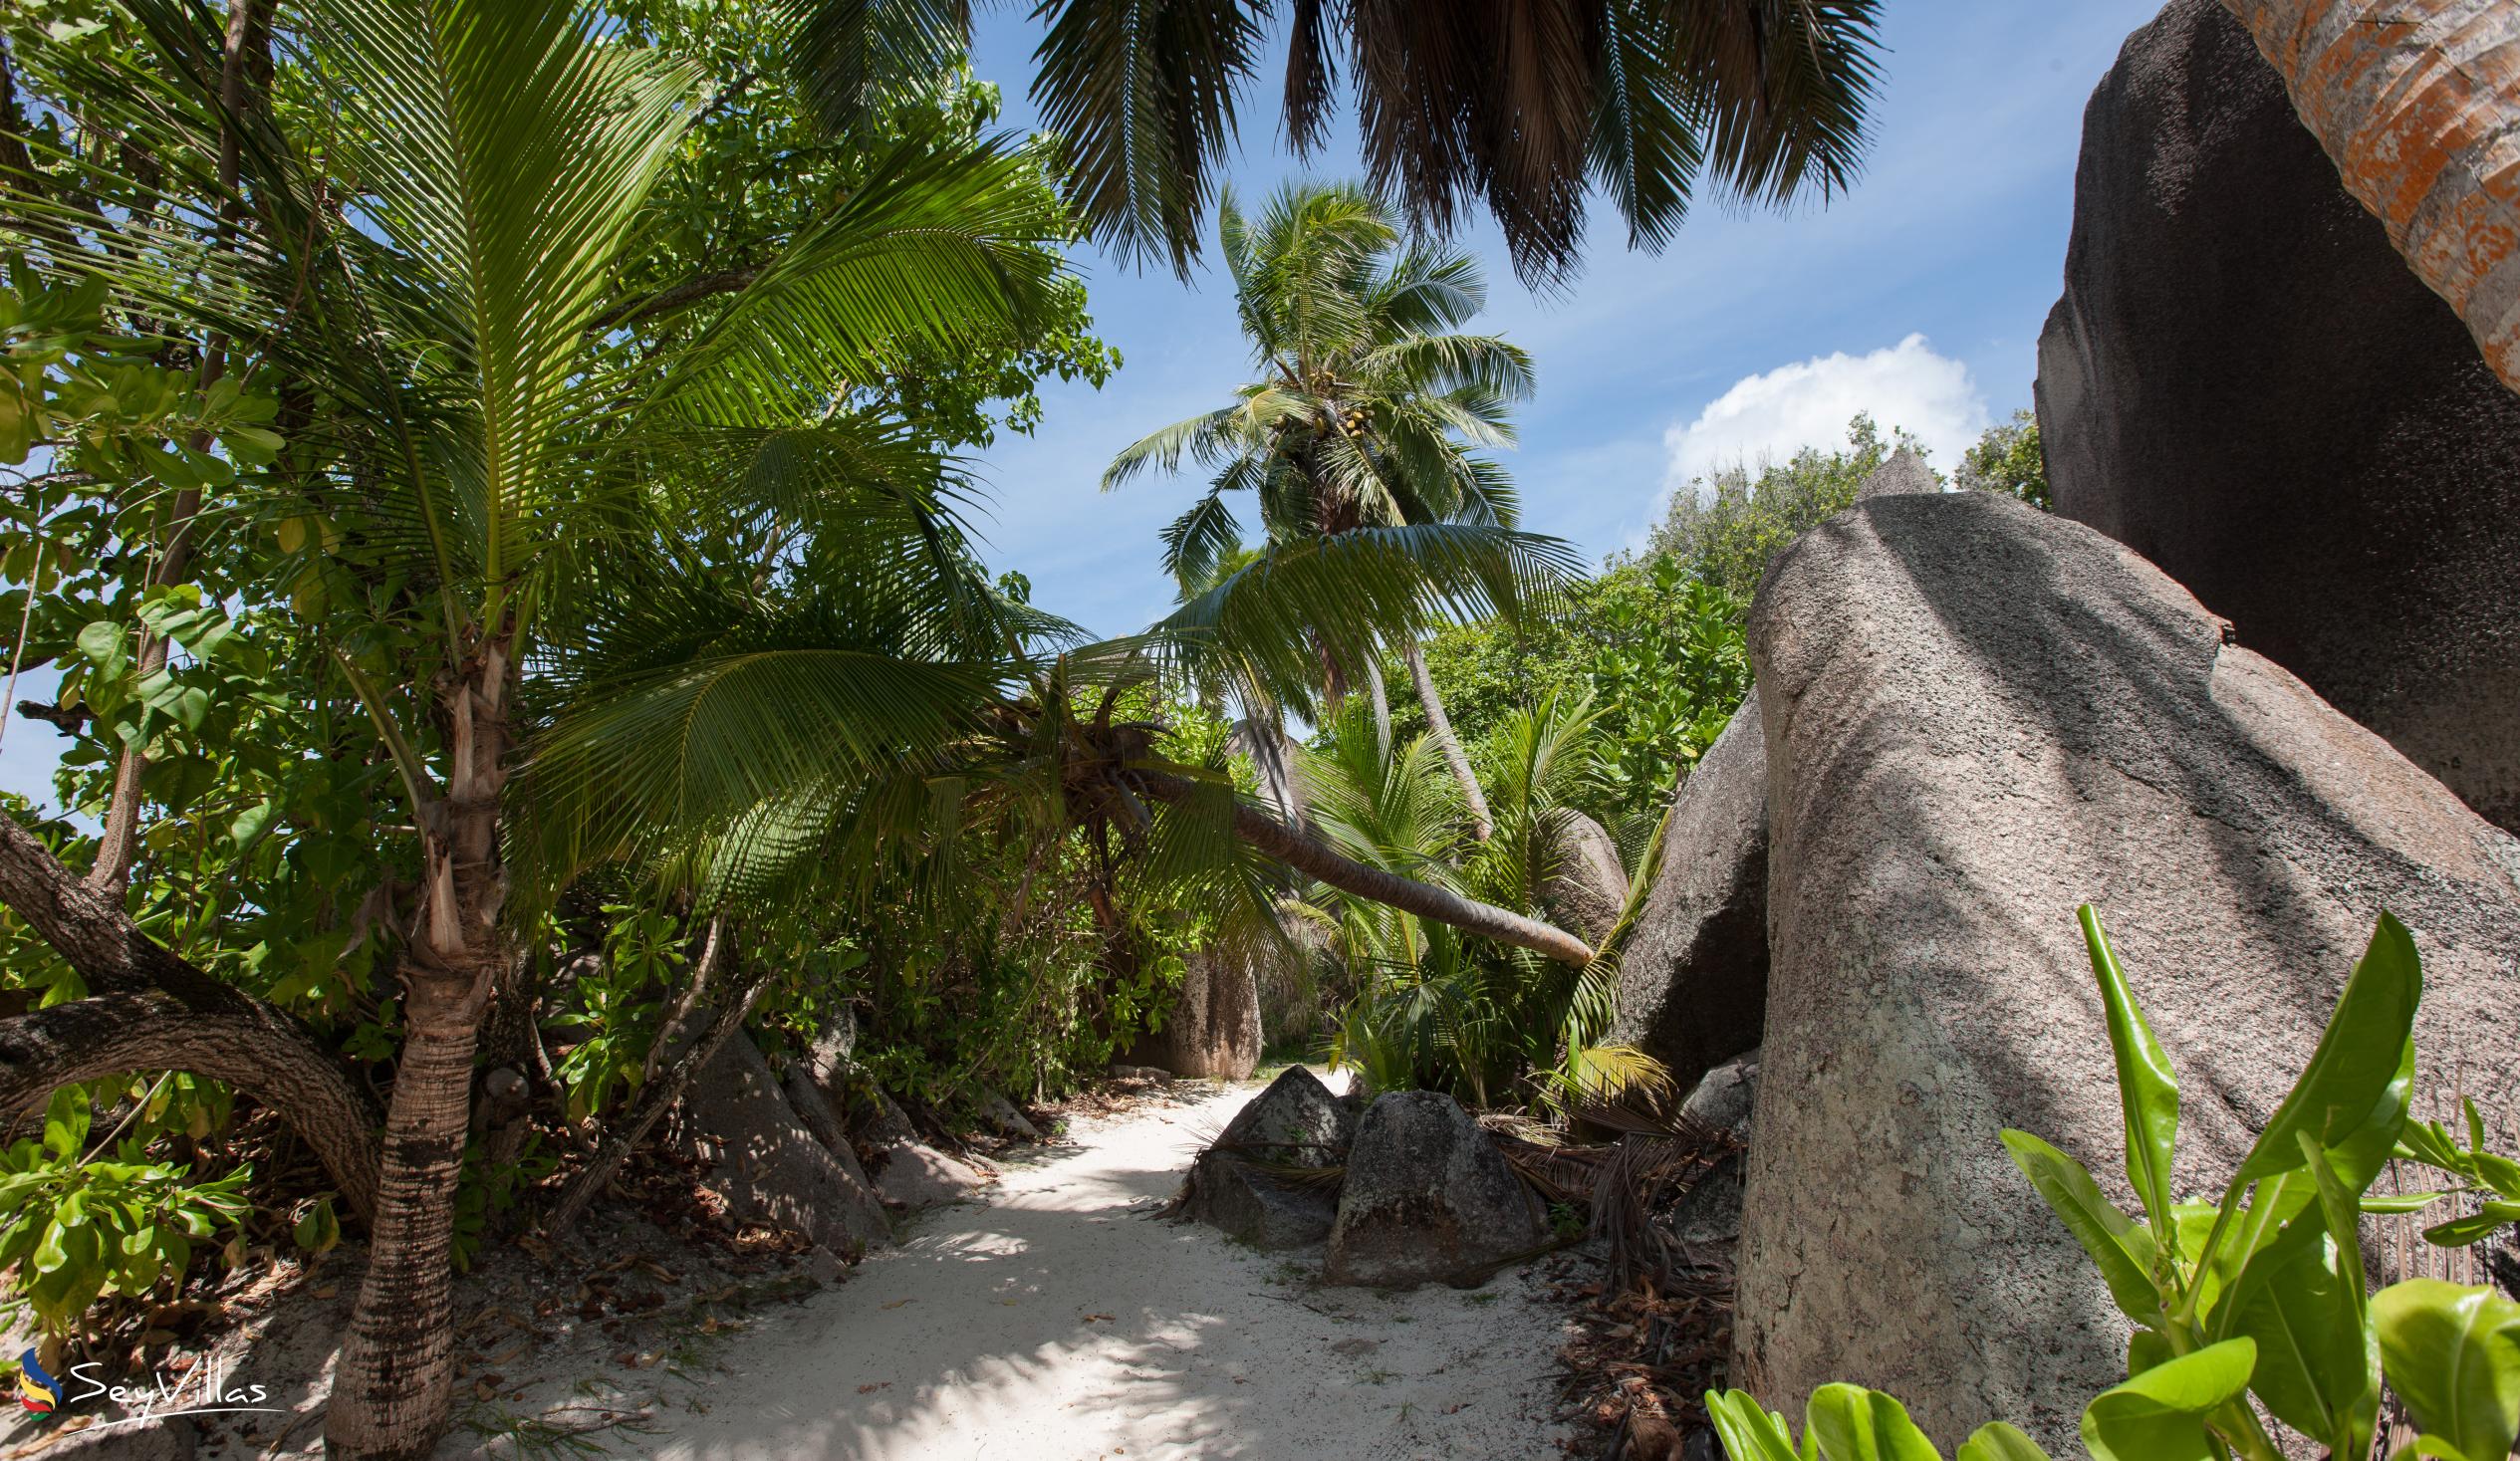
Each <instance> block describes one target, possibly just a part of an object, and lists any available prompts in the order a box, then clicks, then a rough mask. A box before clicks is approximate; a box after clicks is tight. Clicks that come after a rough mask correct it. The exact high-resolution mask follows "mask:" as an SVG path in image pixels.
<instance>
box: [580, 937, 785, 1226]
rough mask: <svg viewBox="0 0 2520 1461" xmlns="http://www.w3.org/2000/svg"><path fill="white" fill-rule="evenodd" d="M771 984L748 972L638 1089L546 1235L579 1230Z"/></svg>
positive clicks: (761, 977)
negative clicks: (694, 1035)
mask: <svg viewBox="0 0 2520 1461" xmlns="http://www.w3.org/2000/svg"><path fill="white" fill-rule="evenodd" d="M769 983H770V980H769V977H768V975H766V974H755V973H748V974H747V975H746V976H745V977H744V978H741V979H738V980H737V981H736V982H735V988H734V996H735V997H734V999H733V1001H732V1002H730V1003H729V1004H728V1005H727V1006H726V1008H724V1009H722V1010H720V1011H718V1012H717V1014H716V1016H715V1018H713V1019H711V1020H710V1022H709V1023H708V1025H707V1027H706V1028H704V1029H702V1030H701V1032H700V1037H699V1039H697V1040H694V1041H692V1042H691V1043H690V1044H689V1045H688V1046H685V1047H684V1048H683V1050H682V1053H681V1054H679V1055H677V1056H675V1057H674V1058H673V1062H672V1064H670V1065H668V1066H666V1067H665V1069H664V1074H662V1075H660V1076H658V1077H657V1078H656V1079H654V1080H652V1081H649V1082H648V1083H647V1084H646V1085H645V1086H643V1087H641V1088H640V1090H639V1093H638V1099H637V1100H635V1101H633V1102H631V1103H630V1110H629V1111H627V1112H625V1113H624V1114H623V1115H622V1116H620V1117H619V1118H617V1119H616V1120H615V1121H614V1122H613V1129H612V1134H611V1135H609V1136H607V1137H605V1139H604V1145H603V1146H601V1147H599V1148H598V1149H597V1150H596V1153H595V1160H593V1161H591V1162H589V1163H587V1167H586V1170H585V1171H582V1172H580V1173H578V1175H577V1176H576V1177H574V1178H572V1179H571V1180H570V1182H569V1187H568V1190H567V1191H565V1192H563V1193H561V1194H560V1201H559V1202H558V1203H557V1204H555V1205H554V1206H553V1208H552V1210H551V1216H550V1217H547V1218H545V1219H544V1220H543V1231H544V1232H546V1233H566V1232H568V1231H569V1230H570V1229H571V1228H573V1227H575V1226H577V1222H578V1219H580V1218H582V1217H584V1216H586V1212H587V1208H588V1207H589V1206H590V1205H591V1204H593V1203H594V1201H595V1199H596V1198H597V1196H598V1195H600V1194H601V1193H602V1192H603V1191H604V1185H605V1184H606V1183H607V1182H610V1181H612V1180H613V1174H614V1173H615V1172H618V1171H620V1170H621V1169H622V1163H623V1162H625V1161H628V1160H629V1159H630V1152H631V1151H632V1150H633V1149H635V1148H636V1147H637V1145H638V1143H639V1142H640V1141H642V1140H645V1139H646V1136H647V1132H648V1130H649V1128H650V1127H652V1126H654V1125H655V1124H656V1118H657V1117H659V1116H662V1115H663V1114H664V1113H665V1112H666V1111H669V1110H671V1109H673V1103H674V1102H675V1101H677V1100H680V1099H681V1098H682V1093H683V1092H684V1091H686V1090H688V1089H689V1088H690V1085H691V1078H692V1077H694V1076H696V1075H698V1074H699V1073H700V1072H701V1071H703V1070H706V1069H707V1068H708V1064H709V1062H710V1061H713V1060H715V1059H717V1053H718V1052H719V1051H721V1050H723V1049H725V1048H726V1042H727V1041H729V1040H731V1039H733V1038H734V1035H735V1032H736V1031H738V1030H741V1029H743V1028H744V1018H745V1016H747V1015H750V1014H751V1013H752V1007H753V1001H754V1000H756V999H758V998H760V997H761V991H762V990H763V989H765V988H767V987H768V986H769ZM657 1043H658V1045H659V1046H661V1045H662V1044H663V1043H664V1037H663V1036H661V1035H660V1036H658V1037H657Z"/></svg>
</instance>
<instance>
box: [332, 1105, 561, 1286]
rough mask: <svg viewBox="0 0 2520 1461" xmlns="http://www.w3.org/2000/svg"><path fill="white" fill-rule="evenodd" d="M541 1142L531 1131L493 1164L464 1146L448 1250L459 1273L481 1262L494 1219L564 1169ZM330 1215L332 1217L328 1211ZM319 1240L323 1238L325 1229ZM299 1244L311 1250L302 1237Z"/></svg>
mask: <svg viewBox="0 0 2520 1461" xmlns="http://www.w3.org/2000/svg"><path fill="white" fill-rule="evenodd" d="M542 1139H543V1138H542V1135H541V1133H540V1132H528V1133H526V1137H525V1145H524V1146H523V1148H522V1149H520V1150H519V1151H518V1152H517V1154H516V1159H515V1160H513V1161H504V1162H493V1161H491V1160H490V1159H489V1152H488V1150H487V1149H486V1148H484V1147H483V1145H482V1144H481V1143H480V1142H478V1141H473V1142H468V1143H466V1145H465V1146H464V1165H463V1173H462V1175H461V1176H460V1177H459V1178H458V1179H457V1181H456V1186H455V1231H454V1241H453V1242H452V1243H451V1244H450V1245H449V1246H448V1248H447V1256H448V1257H449V1258H450V1259H451V1260H452V1261H453V1262H454V1265H455V1272H457V1273H470V1272H471V1271H472V1266H473V1265H474V1264H475V1263H477V1262H479V1261H480V1258H481V1245H482V1244H483V1243H484V1242H485V1241H487V1240H488V1238H489V1235H490V1221H491V1218H492V1216H493V1215H495V1214H499V1213H508V1212H514V1211H515V1210H516V1208H517V1204H518V1203H519V1202H521V1201H523V1200H524V1196H525V1190H526V1189H527V1188H528V1187H531V1186H533V1185H534V1184H535V1183H536V1182H539V1181H541V1180H542V1179H543V1178H545V1177H548V1176H550V1175H551V1174H552V1173H553V1172H554V1171H557V1170H558V1169H559V1167H560V1158H558V1157H557V1156H552V1155H548V1154H546V1153H545V1152H544V1151H543V1149H542ZM325 1211H326V1212H327V1215H329V1209H326V1210H325ZM317 1236H318V1238H319V1240H320V1239H321V1236H322V1230H321V1229H319V1230H318V1232H317ZM299 1246H301V1247H304V1246H307V1245H306V1242H305V1239H304V1238H303V1237H301V1238H300V1239H299ZM319 1251H320V1250H319Z"/></svg>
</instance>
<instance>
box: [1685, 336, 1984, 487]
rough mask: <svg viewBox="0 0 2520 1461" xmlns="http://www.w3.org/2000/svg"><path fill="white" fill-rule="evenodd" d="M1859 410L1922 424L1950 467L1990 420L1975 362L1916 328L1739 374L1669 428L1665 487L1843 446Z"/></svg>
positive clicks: (1891, 422) (1915, 427)
mask: <svg viewBox="0 0 2520 1461" xmlns="http://www.w3.org/2000/svg"><path fill="white" fill-rule="evenodd" d="M1858 411H1870V412H1872V415H1873V419H1874V420H1875V421H1877V422H1879V423H1880V424H1881V428H1882V432H1883V434H1884V435H1888V434H1889V433H1890V429H1891V428H1892V427H1904V428H1906V429H1907V430H1908V431H1910V432H1913V433H1914V434H1915V435H1916V436H1917V437H1918V438H1920V439H1921V440H1922V441H1923V442H1924V444H1925V447H1926V448H1927V450H1928V452H1929V454H1930V457H1931V460H1932V462H1933V464H1934V465H1935V466H1936V467H1939V468H1940V469H1941V470H1942V471H1943V472H1945V473H1948V472H1949V471H1950V470H1951V468H1952V467H1953V466H1955V465H1957V464H1958V462H1959V460H1960V454H1961V453H1962V452H1964V451H1966V450H1967V449H1968V448H1969V446H1970V445H1971V444H1972V443H1974V442H1975V441H1976V440H1977V438H1978V435H1979V433H1980V432H1983V431H1984V430H1985V429H1986V427H1987V425H1988V423H1989V417H1988V415H1987V411H1986V397H1985V396H1983V395H1981V394H1979V393H1978V389H1977V384H1976V382H1975V381H1973V380H1971V379H1970V378H1969V367H1968V366H1967V365H1962V364H1961V363H1960V362H1958V361H1955V360H1951V359H1949V358H1947V357H1944V356H1938V355H1935V354H1934V353H1933V348H1932V347H1931V346H1929V345H1927V344H1926V343H1925V338H1924V337H1923V336H1922V335H1910V336H1908V337H1907V338H1906V339H1905V340H1902V341H1900V342H1899V343H1898V344H1896V345H1894V346H1891V347H1890V348H1888V349H1886V350H1877V351H1874V352H1873V353H1872V354H1870V355H1862V356H1850V355H1848V354H1846V353H1845V352H1843V351H1841V352H1839V353H1838V354H1836V355H1830V356H1818V357H1815V358H1813V359H1811V360H1808V361H1798V362H1796V363H1795V364H1793V365H1779V366H1777V367H1776V368H1775V369H1773V370H1769V371H1767V372H1765V373H1763V374H1758V375H1745V376H1743V377H1742V378H1741V379H1740V380H1738V381H1735V382H1734V383H1733V386H1732V388H1731V389H1730V390H1727V391H1725V392H1724V393H1723V394H1721V395H1719V396H1717V397H1715V398H1714V399H1713V400H1712V401H1709V402H1708V403H1707V405H1706V409H1704V410H1702V411H1699V412H1698V413H1697V419H1696V420H1694V421H1691V422H1689V423H1688V424H1687V425H1685V426H1677V425H1675V426H1673V427H1671V428H1670V429H1669V430H1668V431H1665V432H1663V433H1662V445H1663V449H1664V450H1665V451H1666V452H1667V453H1669V458H1670V460H1669V463H1668V465H1667V467H1666V468H1665V473H1664V477H1663V492H1664V494H1665V496H1666V498H1667V496H1668V494H1669V493H1671V492H1673V491H1675V490H1677V489H1679V488H1682V487H1685V486H1686V485H1688V483H1689V482H1690V481H1692V480H1693V479H1695V478H1698V477H1702V476H1705V475H1707V474H1709V473H1711V472H1713V471H1715V470H1717V469H1719V468H1722V467H1728V466H1731V465H1732V464H1733V463H1735V462H1748V463H1750V464H1751V465H1753V466H1756V465H1757V464H1758V463H1759V462H1760V461H1762V460H1776V461H1782V460H1784V459H1785V458H1787V457H1789V456H1792V455H1793V454H1794V453H1795V452H1796V451H1798V450H1800V449H1801V448H1803V447H1806V446H1817V447H1822V448H1824V449H1825V448H1830V447H1836V446H1841V445H1843V444H1845V442H1846V437H1847V422H1848V421H1849V420H1851V419H1853V418H1854V416H1855V413H1856V412H1858Z"/></svg>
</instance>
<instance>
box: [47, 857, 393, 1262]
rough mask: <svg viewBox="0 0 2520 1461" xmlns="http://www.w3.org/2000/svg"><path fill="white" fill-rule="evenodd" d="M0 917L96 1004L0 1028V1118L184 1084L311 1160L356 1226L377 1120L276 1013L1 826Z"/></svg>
mask: <svg viewBox="0 0 2520 1461" xmlns="http://www.w3.org/2000/svg"><path fill="white" fill-rule="evenodd" d="M0 903H6V904H8V906H9V908H10V910H11V911H12V912H14V913H16V914H17V915H18V916H19V917H20V918H23V919H25V920H26V922H27V926H28V927H30V928H32V929H34V930H35V932H36V934H37V935H38V936H39V937H41V938H42V939H43V940H44V941H45V942H46V943H48V944H50V945H52V947H53V949H54V950H55V952H57V953H59V954H60V955H61V956H62V957H63V958H64V959H66V960H68V961H69V962H70V967H71V968H72V969H74V970H77V971H78V974H79V977H80V978H81V979H84V980H86V981H87V984H88V987H89V989H91V990H93V991H96V993H95V994H94V995H93V996H92V997H90V998H88V999H82V1000H72V1001H70V1002H69V1003H67V1004H59V1005H55V1006H53V1007H52V1008H51V1009H47V1010H38V1011H36V1012H35V1013H33V1014H30V1015H23V1016H20V1017H18V1018H17V1019H13V1020H0V1115H13V1114H15V1113H17V1112H18V1111H22V1110H25V1109H26V1108H27V1107H29V1106H31V1105H34V1104H36V1103H37V1102H39V1101H42V1100H43V1099H44V1098H45V1097H46V1096H50V1095H51V1094H52V1093H53V1092H54V1091H56V1090H59V1089H60V1088H61V1087H63V1086H67V1085H70V1084H72V1083H74V1082H80V1081H94V1080H98V1079H100V1078H102V1077H106V1076H117V1075H124V1074H126V1073H128V1072H131V1071H148V1070H175V1071H191V1072H193V1073H194V1074H196V1075H202V1076H208V1077H210V1078H211V1079H213V1080H217V1081H224V1082H226V1083H228V1084H229V1085H231V1086H234V1087H235V1088H236V1089H237V1090H239V1091H242V1092H244V1093H245V1094H246V1095H248V1096H253V1097H254V1098H255V1099H256V1100H259V1101H261V1102H262V1103H263V1104H265V1105H268V1106H270V1107H271V1108H272V1109H273V1110H274V1111H276V1112H277V1113H278V1114H279V1115H280V1118H281V1119H282V1120H284V1121H287V1122H288V1123H289V1126H290V1128H291V1129H292V1130H295V1131H296V1132H298V1134H299V1135H301V1136H303V1137H305V1138H306V1140H307V1144H308V1145H310V1146H313V1147H314V1148H315V1150H316V1154H317V1155H318V1156H320V1157H322V1158H323V1161H324V1165H325V1167H326V1169H327V1170H328V1171H330V1172H331V1173H332V1176H333V1181H334V1183H335V1184H336V1185H337V1186H339V1187H340V1188H341V1190H342V1196H343V1197H344V1198H345V1199H346V1200H347V1201H348V1202H349V1203H350V1204H351V1206H352V1208H353V1209H354V1210H355V1211H356V1212H357V1213H358V1214H359V1216H360V1218H361V1220H362V1221H366V1220H367V1219H369V1218H370V1217H372V1216H373V1215H374V1214H375V1211H376V1195H377V1144H376V1143H377V1138H376V1130H377V1113H376V1109H375V1105H374V1102H373V1101H371V1100H370V1099H369V1098H368V1097H367V1096H366V1095H365V1094H364V1093H363V1092H362V1091H361V1089H360V1088H358V1087H356V1086H354V1085H353V1084H352V1083H351V1080H350V1076H349V1074H348V1073H347V1072H345V1071H344V1070H343V1069H342V1067H341V1065H340V1063H339V1062H337V1061H335V1060H334V1059H333V1055H332V1052H331V1051H330V1050H328V1049H326V1048H325V1046H324V1045H323V1043H322V1042H321V1041H319V1040H317V1039H316V1038H315V1036H314V1035H313V1034H311V1033H310V1032H309V1031H308V1030H307V1029H306V1027H305V1026H303V1025H301V1024H299V1023H298V1022H297V1021H296V1020H295V1019H294V1018H292V1017H291V1016H290V1015H289V1014H288V1012H286V1011H284V1010H282V1009H280V1008H279V1007H278V1006H276V1005H273V1004H269V1003H267V1002H265V1001H263V1000H259V999H256V998H254V997H253V996H252V995H249V994H247V993H245V991H243V990H241V989H238V988H236V987H235V986H234V985H232V984H229V983H227V982H225V981H223V980H220V979H217V978H215V977H213V976H211V975H209V974H207V973H204V972H203V971H202V970H200V969H198V968H195V967H194V966H193V965H192V964H191V963H190V962H188V961H187V960H185V959H183V958H182V957H181V956H179V955H177V954H176V953H175V952H174V951H173V950H171V949H169V948H167V947H166V946H165V945H164V944H161V943H159V942H157V941H156V940H155V939H153V938H150V937H149V936H148V935H147V934H145V933H143V932H141V931H140V927H139V925H138V924H137V923H134V922H133V921H131V915H130V914H129V913H127V912H126V911H124V908H123V904H122V900H121V899H120V898H113V897H108V896H107V895H106V894H105V893H104V892H102V891H100V890H99V889H97V888H94V887H91V886H89V885H88V884H87V883H85V882H83V881H81V880H80V879H79V878H77V877H75V876H73V875H72V874H71V872H70V869H68V868H66V867H64V866H62V864H61V862H60V860H59V859H57V858H56V857H54V856H53V854H52V852H50V851H49V850H48V849H46V848H45V846H44V845H43V844H42V843H41V842H38V841H37V840H36V838H35V835H34V834H33V833H30V832H28V831H27V830H26V829H25V828H24V827H22V826H20V825H19V824H18V821H17V819H16V818H14V817H6V816H0Z"/></svg>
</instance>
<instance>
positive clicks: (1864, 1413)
mask: <svg viewBox="0 0 2520 1461" xmlns="http://www.w3.org/2000/svg"><path fill="white" fill-rule="evenodd" d="M1803 1430H1804V1434H1805V1436H1806V1437H1809V1436H1818V1437H1819V1438H1820V1454H1821V1455H1823V1456H1825V1457H1827V1458H1829V1461H1942V1453H1941V1452H1940V1451H1937V1450H1935V1449H1934V1446H1933V1442H1931V1441H1929V1440H1927V1439H1925V1433H1924V1432H1923V1431H1921V1430H1918V1429H1917V1428H1916V1422H1914V1421H1912V1420H1910V1419H1908V1418H1907V1407H1906V1406H1904V1405H1901V1404H1899V1403H1898V1402H1897V1401H1896V1400H1894V1399H1891V1398H1890V1396H1888V1395H1885V1394H1883V1393H1882V1392H1881V1391H1879V1390H1868V1389H1866V1388H1864V1387H1863V1386H1862V1385H1847V1384H1835V1385H1822V1386H1821V1387H1820V1388H1819V1389H1817V1390H1814V1391H1812V1394H1811V1399H1810V1401H1809V1402H1808V1403H1807V1404H1806V1405H1805V1406H1804V1407H1803Z"/></svg>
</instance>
